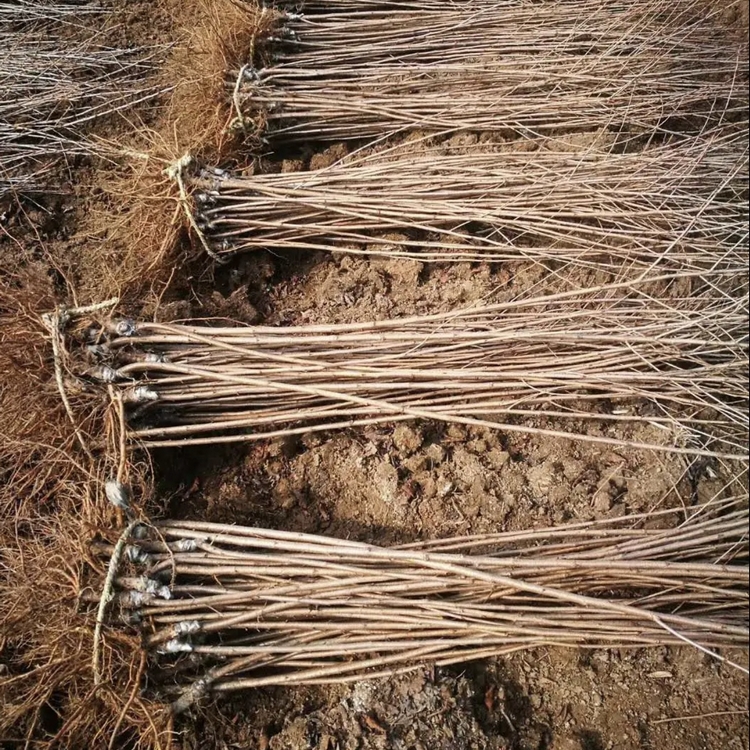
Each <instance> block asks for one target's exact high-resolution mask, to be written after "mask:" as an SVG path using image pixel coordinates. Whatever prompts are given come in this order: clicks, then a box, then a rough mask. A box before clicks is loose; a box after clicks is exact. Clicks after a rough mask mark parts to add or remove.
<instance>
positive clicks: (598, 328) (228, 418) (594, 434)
mask: <svg viewBox="0 0 750 750" xmlns="http://www.w3.org/2000/svg"><path fill="white" fill-rule="evenodd" d="M734 283H735V285H736V287H737V288H736V289H733V290H732V289H729V288H728V287H726V284H727V281H726V279H724V278H723V275H722V274H721V273H716V274H715V275H714V276H713V277H712V278H711V279H709V280H707V279H705V278H704V277H702V276H695V277H690V276H687V275H683V276H679V275H673V276H663V277H659V278H656V279H651V280H649V281H645V280H644V281H641V282H640V283H635V282H615V283H611V284H608V285H602V286H599V287H593V288H589V289H584V290H573V291H567V292H559V293H555V294H547V295H545V296H536V297H534V296H530V297H527V298H525V299H515V300H509V301H506V302H497V303H494V304H485V305H483V306H479V307H472V308H466V309H459V310H455V311H452V312H449V313H443V314H436V315H431V316H424V317H412V318H402V319H392V320H384V321H376V322H367V323H354V324H343V325H308V326H300V327H264V326H239V325H237V326H235V327H231V328H228V327H223V328H219V327H214V326H212V325H211V324H203V325H177V324H165V323H148V322H144V323H134V322H132V321H127V320H123V321H118V322H114V323H109V324H108V325H107V327H105V328H102V329H98V328H94V329H90V330H88V331H87V333H86V335H87V336H88V337H89V341H90V342H92V343H90V344H89V346H88V349H89V352H90V354H91V356H94V357H96V358H98V359H99V360H100V362H99V364H97V365H95V366H94V367H93V368H91V369H90V370H89V374H90V375H91V376H93V377H96V378H98V379H100V380H104V381H106V382H108V383H110V384H111V386H112V387H113V388H114V391H113V392H114V394H115V396H116V397H117V399H121V400H122V402H123V404H124V405H125V408H126V409H127V412H128V416H129V424H130V430H129V435H130V437H131V438H132V439H133V440H134V441H137V442H139V443H141V444H143V445H145V446H151V447H159V446H183V445H195V444H209V443H224V442H233V441H247V440H258V439H262V438H268V437H278V436H283V435H291V434H300V433H304V432H310V431H320V430H329V429H334V428H343V427H350V426H359V425H372V424H378V423H380V424H382V423H387V422H393V421H397V420H409V419H411V420H413V419H428V420H439V421H443V422H455V423H461V424H467V425H476V426H483V427H489V428H497V429H502V430H506V431H515V432H528V433H537V434H549V435H557V436H563V437H570V438H579V439H583V440H589V441H594V442H600V443H605V444H619V445H621V444H630V445H636V444H638V445H641V447H651V448H657V449H659V450H662V451H674V452H678V453H680V452H681V453H685V454H696V455H716V456H732V457H739V458H742V457H744V456H745V455H746V452H747V445H746V438H747V424H746V417H747V415H746V408H747V398H748V388H747V382H746V374H747V367H748V356H747V330H746V325H747V307H748V296H747V285H746V282H745V281H744V280H743V279H736V280H734ZM722 286H724V287H726V288H725V289H724V290H722ZM540 420H542V421H543V422H545V423H546V422H551V423H554V425H555V426H554V427H549V429H547V428H546V427H542V426H540ZM592 425H593V426H592ZM622 427H629V432H622V431H621V428H622ZM644 428H645V430H644ZM623 435H629V437H623ZM638 435H640V436H641V438H639V437H638ZM644 435H650V438H649V439H644V438H643V436H644Z"/></svg>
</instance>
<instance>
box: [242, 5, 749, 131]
mask: <svg viewBox="0 0 750 750" xmlns="http://www.w3.org/2000/svg"><path fill="white" fill-rule="evenodd" d="M722 10H723V9H722ZM303 11H304V13H303V14H302V15H298V14H294V13H290V14H287V15H286V18H285V19H284V21H283V26H282V28H281V31H280V32H279V34H278V36H277V37H276V38H273V39H271V45H270V50H271V56H270V58H269V64H268V65H267V66H266V67H263V68H261V69H255V68H253V67H251V66H250V65H248V66H245V67H244V68H243V69H242V70H240V71H239V72H238V73H237V74H236V75H235V77H234V79H233V80H231V81H229V82H228V86H229V87H230V90H231V96H232V98H233V100H234V102H235V105H236V107H237V109H238V113H239V118H240V120H242V119H243V118H249V119H251V120H253V121H255V122H261V123H266V124H267V127H268V132H269V135H270V136H272V137H274V138H277V139H280V140H283V141H284V142H289V141H290V140H301V141H309V140H329V141H330V140H343V139H348V138H355V139H356V138H363V137H373V136H382V135H387V134H389V133H391V132H394V131H398V130H400V129H405V128H406V129H411V128H420V129H423V130H427V131H437V132H443V131H450V130H472V131H477V132H485V133H486V132H501V133H515V134H517V135H518V134H520V135H524V136H528V135H543V136H554V135H559V133H560V132H561V131H571V130H573V131H575V130H596V129H599V128H605V129H609V130H611V131H612V132H617V133H621V134H623V133H628V132H633V131H635V132H642V131H644V130H645V131H649V132H650V131H653V130H657V131H662V132H671V131H673V130H674V128H675V126H676V125H677V126H678V127H680V128H681V129H682V130H683V131H684V129H685V128H691V129H693V130H700V129H701V128H704V127H705V126H706V124H707V123H710V122H718V121H721V120H723V119H725V118H732V117H734V116H735V115H736V114H737V113H738V112H740V113H741V112H743V111H744V109H746V107H747V92H746V87H745V86H743V85H742V81H741V80H740V79H742V80H746V75H747V48H746V45H745V46H743V45H738V46H736V47H733V46H732V45H731V44H729V43H728V41H727V33H726V29H725V28H722V25H721V23H720V22H719V21H718V16H719V10H718V9H716V10H713V9H710V8H707V6H706V5H705V4H704V3H702V2H698V1H697V0H677V2H667V1H666V0H650V1H649V2H645V3H644V2H639V1H638V0H626V1H625V2H622V1H621V0H617V2H613V1H612V0H576V1H575V2H565V3H532V2H523V1H520V2H510V3H508V2H497V1H496V0H477V1H476V2H469V3H459V4H455V3H435V2H419V1H415V2H409V3H400V2H384V3H367V2H352V3H338V2H316V3H305V4H304V5H303Z"/></svg>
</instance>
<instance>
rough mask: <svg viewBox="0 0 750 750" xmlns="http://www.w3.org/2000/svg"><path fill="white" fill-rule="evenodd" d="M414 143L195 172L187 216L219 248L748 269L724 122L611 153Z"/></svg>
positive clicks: (737, 166)
mask: <svg viewBox="0 0 750 750" xmlns="http://www.w3.org/2000/svg"><path fill="white" fill-rule="evenodd" d="M412 146H413V144H409V143H406V144H401V145H398V146H395V147H392V148H388V149H385V150H376V151H375V152H374V153H371V154H368V155H366V156H355V157H353V158H352V159H351V160H345V161H343V162H339V163H337V164H335V165H333V166H331V167H328V168H323V169H318V170H313V171H310V172H303V173H277V174H255V175H252V176H234V175H227V174H221V173H219V174H215V173H209V172H206V171H204V172H203V173H202V175H200V176H197V177H196V178H195V180H194V186H195V189H196V191H195V200H196V204H197V206H198V210H197V216H196V221H197V224H198V226H199V227H202V229H203V231H204V233H205V234H206V237H207V239H208V241H209V243H211V247H212V249H213V251H214V252H216V253H217V254H219V255H220V256H224V257H226V256H229V255H231V254H233V253H237V252H242V251H250V250H258V249H270V250H289V249H298V250H299V249H302V250H326V251H331V252H341V253H359V254H369V255H377V256H383V257H404V258H413V259H418V260H421V261H479V260H485V261H506V260H523V259H531V260H536V261H551V262H553V263H558V264H561V265H567V264H572V265H579V266H580V265H584V266H588V267H596V268H602V267H612V268H616V269H621V268H623V267H625V266H628V265H640V266H644V267H659V268H666V267H671V268H680V269H700V268H715V267H716V266H717V265H718V266H721V267H730V266H736V267H737V268H738V269H742V268H744V267H746V263H747V258H746V252H745V249H746V246H747V232H748V229H747V219H748V208H747V165H748V159H747V136H746V134H745V133H733V132H731V131H726V130H724V129H722V130H720V131H717V132H715V133H713V134H710V135H706V136H705V137H700V138H691V139H687V140H681V141H679V142H677V143H673V144H669V145H661V146H658V147H654V148H647V149H645V150H642V151H638V152H635V153H623V154H617V153H609V154H595V153H587V152H583V153H576V154H570V153H565V152H561V151H548V150H540V151H534V152H532V153H526V152H521V153H519V152H517V151H503V150H501V149H500V148H498V147H496V148H493V147H488V146H484V145H477V146H470V147H468V148H463V147H456V148H454V149H451V148H444V147H432V148H423V149H413V148H412ZM394 233H395V234H396V235H397V240H396V241H394V236H393V235H394ZM555 267H556V268H559V265H557V266H555Z"/></svg>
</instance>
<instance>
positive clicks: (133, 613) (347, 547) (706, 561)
mask: <svg viewBox="0 0 750 750" xmlns="http://www.w3.org/2000/svg"><path fill="white" fill-rule="evenodd" d="M674 516H676V513H675V512H674V511H657V512H654V513H652V514H649V515H648V516H646V517H633V516H631V517H628V518H622V519H616V520H614V521H609V522H604V523H602V522H591V523H579V524H576V525H571V526H562V527H556V528H552V529H540V530H534V531H526V532H519V533H510V532H509V533H503V534H496V535H490V536H486V537H467V538H463V539H462V538H454V539H450V540H446V541H442V542H441V541H438V542H435V543H429V542H428V543H423V544H416V545H407V546H405V547H395V548H390V549H386V548H381V547H377V546H373V545H367V544H361V543H357V542H352V541H347V540H340V539H332V538H327V537H321V536H313V535H305V534H296V533H287V532H282V531H272V530H268V529H256V528H244V527H241V526H227V525H220V524H211V523H200V522H193V521H167V522H162V523H159V524H158V525H157V527H156V530H155V531H150V532H149V531H148V530H147V529H146V528H144V527H142V528H141V529H140V531H141V532H142V533H139V534H137V535H136V537H137V538H136V537H134V538H133V539H132V540H127V541H130V544H129V546H127V547H125V548H124V550H123V547H122V546H121V547H120V548H119V549H118V551H117V555H115V556H114V557H113V559H114V563H113V564H111V565H110V570H111V571H112V570H116V568H117V564H118V557H117V556H118V555H121V554H122V552H123V551H125V553H126V559H129V560H131V561H132V563H133V564H134V567H135V569H134V570H131V571H128V570H126V569H125V565H126V563H125V562H124V561H121V562H120V563H119V564H120V572H119V576H118V578H117V580H116V582H115V583H116V590H118V591H119V594H118V601H119V603H120V605H121V607H122V608H123V609H124V610H125V612H126V613H127V620H128V621H130V622H136V623H138V622H142V623H143V631H144V639H145V646H146V648H147V649H148V650H149V651H150V652H151V654H152V656H153V658H154V659H155V661H156V663H157V665H158V666H159V669H158V670H154V671H153V672H152V676H153V678H154V683H156V684H160V685H161V689H162V691H163V692H164V693H166V694H172V695H175V696H176V698H175V701H174V703H173V708H174V709H175V710H181V709H185V708H187V707H188V706H189V705H190V704H191V703H192V702H194V701H195V700H196V699H199V698H200V697H201V696H203V695H204V694H206V693H216V694H223V693H227V692H229V691H233V690H239V689H247V688H251V687H258V686H262V685H280V684H284V685H301V684H308V685H309V684H321V683H336V682H339V683H340V682H351V681H357V680H360V679H363V678H372V677H378V676H384V675H390V674H394V673H398V672H402V671H406V670H409V669H413V668H415V667H418V666H420V665H421V664H424V663H433V664H436V665H447V664H453V663H458V662H465V661H469V660H472V659H479V658H487V657H492V656H497V655H502V654H508V653H511V652H514V651H518V650H521V649H528V648H534V647H541V646H552V647H574V648H580V647H582V648H601V647H625V648H627V647H633V648H635V647H647V646H664V645H681V644H685V643H688V644H692V645H693V646H696V647H698V648H700V649H702V650H704V651H707V652H709V653H713V655H714V656H716V657H717V658H722V657H721V656H719V655H718V654H717V653H715V649H719V648H724V647H739V648H747V644H748V593H747V587H748V567H747V559H748V540H747V523H748V512H747V509H746V507H744V506H743V505H742V504H740V503H738V502H736V501H734V500H731V499H728V500H724V501H713V502H712V503H708V504H706V505H703V506H700V507H695V508H693V509H692V510H691V511H690V515H689V516H688V518H687V519H684V520H683V521H682V523H679V525H677V526H676V527H674V524H675V522H674V519H672V522H671V523H667V524H666V525H671V526H673V528H664V525H665V524H664V522H663V521H664V520H665V519H666V520H669V518H670V517H674ZM660 518H661V519H662V522H661V523H657V524H654V521H658V520H659V519H660ZM646 520H649V521H650V522H651V523H650V525H651V527H652V528H650V529H649V528H644V527H643V522H644V521H646ZM678 522H679V519H678ZM654 525H656V526H661V528H660V529H656V528H653V526H654ZM99 551H100V553H102V554H107V555H109V554H111V553H112V551H113V550H112V548H111V547H107V546H100V547H99ZM732 664H733V665H734V666H738V667H739V668H740V669H744V667H742V666H740V665H738V664H734V662H732ZM154 683H152V684H154Z"/></svg>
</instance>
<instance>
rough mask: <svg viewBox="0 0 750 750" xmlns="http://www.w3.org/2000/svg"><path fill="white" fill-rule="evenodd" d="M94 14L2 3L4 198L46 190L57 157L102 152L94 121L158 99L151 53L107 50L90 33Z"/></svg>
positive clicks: (88, 8) (71, 6)
mask: <svg viewBox="0 0 750 750" xmlns="http://www.w3.org/2000/svg"><path fill="white" fill-rule="evenodd" d="M96 13H97V9H95V8H94V7H93V6H92V5H90V4H82V3H75V2H64V1H62V2H48V3H42V2H34V3H32V2H27V3H21V4H8V5H6V4H2V5H0V81H2V85H1V86H0V197H3V196H4V195H6V194H8V193H11V192H29V191H32V190H40V189H42V188H45V189H49V187H50V185H49V184H48V183H49V181H50V179H51V177H50V175H49V172H50V170H51V168H52V166H53V165H54V164H55V163H56V162H57V161H58V160H59V159H61V158H69V157H73V156H77V155H81V154H91V153H96V152H97V151H98V149H97V147H96V146H95V145H94V143H93V142H92V141H90V140H87V138H86V133H87V131H88V129H89V127H90V125H91V123H92V122H94V121H95V120H98V119H100V118H103V117H107V116H111V115H114V114H116V113H117V112H121V111H122V110H124V109H126V108H129V107H132V106H134V105H135V104H137V103H139V102H142V101H145V100H147V99H150V98H153V97H155V96H156V95H157V94H158V90H157V88H156V87H155V86H154V85H153V84H152V83H149V82H148V80H147V77H148V74H149V73H150V72H151V70H152V63H153V61H152V60H151V57H152V56H153V54H154V51H151V52H146V51H143V50H140V51H139V50H129V49H113V48H109V47H105V46H102V45H101V44H100V43H98V42H97V41H96V36H97V34H98V31H97V30H95V29H91V28H87V24H90V23H91V21H90V20H89V21H87V20H86V19H87V17H91V16H94V15H95V14H96ZM98 13H99V14H101V13H102V11H101V10H98ZM45 175H47V176H46V178H45ZM53 189H54V187H53Z"/></svg>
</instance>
